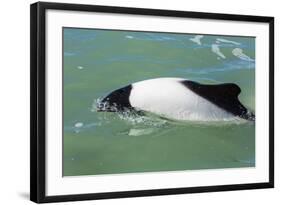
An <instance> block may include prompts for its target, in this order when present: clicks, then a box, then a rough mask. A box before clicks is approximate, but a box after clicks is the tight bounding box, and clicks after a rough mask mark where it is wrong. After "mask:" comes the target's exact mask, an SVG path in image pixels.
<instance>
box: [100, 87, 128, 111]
mask: <svg viewBox="0 0 281 205" xmlns="http://www.w3.org/2000/svg"><path fill="white" fill-rule="evenodd" d="M131 90H132V85H127V86H125V87H122V88H120V89H117V90H114V91H112V92H111V93H109V94H108V95H107V96H106V97H104V98H103V99H102V100H101V102H100V103H99V104H98V105H97V111H106V112H116V111H124V110H126V109H127V110H130V109H133V107H132V106H131V104H130V101H129V97H130V93H131Z"/></svg>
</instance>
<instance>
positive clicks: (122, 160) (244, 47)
mask: <svg viewBox="0 0 281 205" xmlns="http://www.w3.org/2000/svg"><path fill="white" fill-rule="evenodd" d="M213 45H216V46H215V47H214V46H213ZM222 56H224V58H223V57H222ZM254 59H255V39H254V38H249V37H229V36H211V35H210V36H209V35H183V34H181V35H179V34H167V33H143V32H125V31H124V32H121V31H105V30H87V29H64V139H63V140H64V143H63V146H64V169H63V170H64V175H66V176H74V175H95V174H113V173H129V172H151V171H175V170H194V169H212V168H232V167H252V166H255V124H254V123H253V122H247V121H245V120H233V121H231V122H183V121H173V120H169V119H166V118H163V117H160V116H156V115H154V114H152V113H145V114H138V113H131V112H125V113H105V112H96V110H95V105H96V103H97V99H99V98H100V97H102V96H105V95H106V94H107V93H109V92H110V91H112V90H114V89H116V88H119V87H122V86H124V85H128V84H130V83H133V82H136V81H140V80H145V79H150V78H158V77H181V78H187V79H191V80H194V81H198V82H201V83H222V82H228V83H236V84H238V85H239V86H240V87H241V90H242V92H241V94H240V95H239V99H240V101H241V102H242V103H243V104H244V105H246V106H247V108H249V109H250V110H252V111H255V87H254V85H255V78H254V75H255V60H254Z"/></svg>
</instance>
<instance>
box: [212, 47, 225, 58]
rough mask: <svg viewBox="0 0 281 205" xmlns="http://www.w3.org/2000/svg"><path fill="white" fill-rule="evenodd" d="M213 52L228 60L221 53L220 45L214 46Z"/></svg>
mask: <svg viewBox="0 0 281 205" xmlns="http://www.w3.org/2000/svg"><path fill="white" fill-rule="evenodd" d="M212 52H213V53H215V54H217V55H218V56H219V57H220V58H223V59H225V58H226V57H225V55H224V54H223V53H222V52H221V51H220V48H219V45H218V44H212Z"/></svg>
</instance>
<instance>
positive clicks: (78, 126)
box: [74, 122, 84, 128]
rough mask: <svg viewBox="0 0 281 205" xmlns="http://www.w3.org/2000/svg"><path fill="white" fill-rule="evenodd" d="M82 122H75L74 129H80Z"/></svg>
mask: <svg viewBox="0 0 281 205" xmlns="http://www.w3.org/2000/svg"><path fill="white" fill-rule="evenodd" d="M83 125H84V124H83V122H77V123H75V125H74V127H76V128H81V127H83Z"/></svg>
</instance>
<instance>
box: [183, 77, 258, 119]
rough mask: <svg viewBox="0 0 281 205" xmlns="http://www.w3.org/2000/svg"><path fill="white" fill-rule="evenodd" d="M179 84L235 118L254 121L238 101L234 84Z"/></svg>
mask: <svg viewBox="0 0 281 205" xmlns="http://www.w3.org/2000/svg"><path fill="white" fill-rule="evenodd" d="M181 83H182V84H183V85H184V86H185V87H186V88H188V89H190V90H191V91H193V92H194V93H196V94H197V95H199V96H201V97H203V98H205V99H206V100H208V101H210V102H212V103H213V104H215V105H217V106H218V107H220V108H222V109H224V110H225V111H227V112H230V113H232V114H233V115H235V116H239V117H241V118H243V119H246V120H255V115H254V114H253V113H252V112H250V111H248V109H247V108H245V107H244V106H243V105H242V103H241V102H240V101H239V99H238V95H239V94H240V92H241V89H240V87H239V86H238V85H236V84H234V83H224V84H217V85H204V84H200V83H197V82H194V81H189V80H184V81H181Z"/></svg>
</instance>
